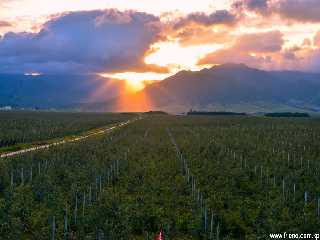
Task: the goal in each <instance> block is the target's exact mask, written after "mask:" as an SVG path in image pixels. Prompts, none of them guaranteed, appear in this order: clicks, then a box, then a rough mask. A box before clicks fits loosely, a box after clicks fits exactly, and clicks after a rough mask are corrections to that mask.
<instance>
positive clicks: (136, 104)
mask: <svg viewBox="0 0 320 240" xmlns="http://www.w3.org/2000/svg"><path fill="white" fill-rule="evenodd" d="M120 98H122V99H119V97H118V98H115V99H113V100H111V101H109V102H106V103H105V106H104V107H103V109H104V110H106V111H128V110H130V108H131V109H135V110H136V111H148V110H167V111H169V112H176V111H188V109H190V108H193V109H196V110H210V111H212V110H217V111H220V110H239V109H235V107H234V106H235V105H241V104H242V105H255V106H259V107H257V108H256V107H250V106H249V107H247V108H245V107H243V108H241V109H240V110H246V112H255V111H272V110H279V108H278V107H275V106H281V107H280V110H281V109H283V110H300V111H301V110H305V111H311V110H312V111H318V109H320V108H319V105H320V74H317V73H304V72H294V71H265V70H259V69H255V68H250V67H248V66H246V65H244V64H223V65H219V66H214V67H212V68H206V69H202V70H200V71H180V72H178V73H177V74H175V75H173V76H171V77H168V78H166V79H164V80H162V81H161V82H158V83H154V84H151V85H149V86H147V87H146V88H145V89H143V90H142V91H140V92H138V93H136V94H131V95H130V96H126V97H123V96H122V97H120ZM145 99H147V100H148V103H147V104H146V103H144V102H141V100H145ZM121 102H122V103H121ZM119 105H121V107H120V109H119ZM262 105H269V106H268V107H263V106H262ZM114 106H116V107H117V108H118V109H117V108H114ZM177 106H179V107H177ZM218 106H219V107H218Z"/></svg>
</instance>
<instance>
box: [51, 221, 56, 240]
mask: <svg viewBox="0 0 320 240" xmlns="http://www.w3.org/2000/svg"><path fill="white" fill-rule="evenodd" d="M55 239H56V218H55V216H53V218H52V229H51V240H55Z"/></svg>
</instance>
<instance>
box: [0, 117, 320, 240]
mask: <svg viewBox="0 0 320 240" xmlns="http://www.w3.org/2000/svg"><path fill="white" fill-rule="evenodd" d="M112 117H114V116H112ZM57 118H58V117H57ZM122 119H123V118H122V117H119V119H118V120H117V121H122ZM319 133H320V125H319V119H313V118H310V119H267V118H255V117H235V116H233V117H222V116H219V117H206V116H197V117H192V116H187V117H181V116H179V117H175V116H170V115H148V116H147V117H145V118H144V119H142V120H139V121H135V122H132V123H131V124H129V125H127V126H125V127H123V128H121V129H117V130H114V131H112V132H109V133H108V134H106V135H100V136H95V137H92V138H88V139H86V140H84V141H81V142H76V143H67V144H65V145H61V146H59V147H56V148H51V149H47V150H43V151H39V152H35V153H28V154H26V155H23V156H20V157H15V158H11V159H3V160H2V161H1V162H0V239H41V240H42V239H52V234H53V233H54V234H55V239H88V240H90V239H115V240H116V239H117V240H118V239H153V237H154V236H155V234H157V233H158V232H159V231H160V229H163V230H164V232H165V234H166V236H167V239H181V240H182V239H183V240H187V239H268V234H269V233H281V232H292V233H301V232H304V233H313V232H317V231H318V229H319V227H320V216H318V208H319V205H318V198H319V197H320V194H319V191H320V189H319V179H320V178H319V175H320V173H319V169H320V165H319V159H320V153H319V149H320V146H319V145H320V141H319V140H320V134H319ZM193 184H194V185H193ZM294 186H295V187H294ZM319 209H320V208H319ZM53 219H54V221H53Z"/></svg>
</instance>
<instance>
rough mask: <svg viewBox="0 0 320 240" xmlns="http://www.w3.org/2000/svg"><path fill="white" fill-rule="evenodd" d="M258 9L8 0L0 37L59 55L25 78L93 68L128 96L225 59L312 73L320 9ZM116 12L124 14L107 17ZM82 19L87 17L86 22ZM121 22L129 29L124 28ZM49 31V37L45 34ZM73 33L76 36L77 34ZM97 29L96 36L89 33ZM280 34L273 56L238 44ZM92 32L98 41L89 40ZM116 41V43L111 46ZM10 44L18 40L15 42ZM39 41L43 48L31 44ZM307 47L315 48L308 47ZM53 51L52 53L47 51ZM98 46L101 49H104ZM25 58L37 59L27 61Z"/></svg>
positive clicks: (241, 0) (109, 0)
mask: <svg viewBox="0 0 320 240" xmlns="http://www.w3.org/2000/svg"><path fill="white" fill-rule="evenodd" d="M252 2H254V1H248V0H216V1H212V0H203V1H197V2H195V1H194V0H164V1H158V2H154V1H150V0H140V1H131V0H92V1H90V2H88V1H87V0H56V1H45V0H2V1H1V2H0V17H1V19H3V21H5V22H8V25H7V26H5V25H3V27H2V28H1V27H0V34H1V35H4V34H6V33H7V32H8V31H14V32H16V33H17V35H14V37H13V38H14V41H13V43H14V44H15V43H16V44H19V43H20V41H21V42H24V41H25V40H26V41H27V42H28V43H26V45H28V46H29V45H31V46H32V47H33V48H34V49H31V48H30V49H29V50H30V52H31V55H32V56H33V54H34V53H38V52H41V51H48V52H49V53H48V54H47V56H48V57H52V56H53V59H45V60H43V62H41V64H40V66H38V65H37V64H38V63H39V62H35V63H33V62H31V63H29V62H27V63H22V64H20V65H23V64H25V65H26V67H28V70H27V71H29V68H30V66H31V70H32V71H34V72H42V70H43V71H44V72H46V71H48V69H49V70H50V69H53V68H54V69H58V70H59V71H60V70H61V69H62V70H63V71H66V70H68V69H69V71H79V70H81V69H84V67H86V66H88V70H87V71H88V72H89V73H96V74H99V75H102V76H104V77H108V78H113V79H119V80H122V79H124V80H126V81H127V90H128V91H133V92H134V91H138V90H141V89H142V88H143V87H144V86H145V84H144V81H146V80H162V79H164V78H166V77H168V76H170V75H172V74H175V73H176V72H178V71H180V70H199V69H202V68H204V67H207V66H211V65H214V64H220V63H222V62H223V61H222V60H224V61H231V62H232V61H243V62H244V63H245V64H249V65H250V64H254V67H260V68H265V67H266V66H267V68H268V69H273V68H274V69H287V68H289V69H294V68H296V66H298V67H299V69H303V70H313V69H311V68H312V67H311V66H312V64H310V63H311V62H312V61H314V60H313V59H318V57H317V54H318V49H319V46H318V45H317V44H314V43H313V42H314V40H313V39H314V38H315V36H316V33H317V32H318V31H319V30H320V18H319V17H318V15H317V14H314V11H312V9H316V7H317V6H318V5H317V4H319V3H317V1H310V3H308V2H307V1H298V0H291V1H289V0H272V1H269V4H264V2H265V1H259V2H258V3H259V4H258V3H257V4H252ZM289 3H292V4H289ZM294 4H296V5H299V7H300V8H301V10H302V11H304V12H305V13H299V14H295V11H296V9H295V8H294V7H292V5H294ZM308 4H309V5H310V6H309V5H308ZM34 6H37V7H34ZM279 6H281V8H280V7H279ZM110 8H114V9H118V10H115V11H106V10H101V9H110ZM96 9H100V12H99V13H95V14H97V15H99V16H98V17H97V18H99V20H102V26H104V27H105V28H101V29H99V26H100V25H99V26H98V25H95V26H94V27H92V26H91V25H89V24H87V23H86V22H85V21H84V20H83V19H89V20H90V21H92V22H97V21H96V20H98V19H95V18H94V17H92V15H90V12H91V11H92V10H96ZM127 9H132V10H133V11H132V12H134V11H135V13H132V12H131V13H128V12H124V11H125V10H127ZM68 11H77V13H79V14H78V15H79V16H77V19H73V17H74V16H72V14H69V15H68V14H62V13H64V12H68ZM81 11H82V12H81ZM92 12H93V11H92ZM137 12H140V13H141V12H143V13H145V15H144V16H143V17H142V15H140V17H139V18H136V17H135V15H136V14H138V13H137ZM81 15H86V17H83V18H82V17H81ZM59 16H64V19H63V20H61V21H62V22H64V21H65V22H67V24H66V26H69V28H67V27H64V25H63V24H59V23H51V24H50V25H48V24H45V25H44V23H45V22H47V21H48V20H51V22H52V21H53V19H56V20H57V21H58V20H59V18H60V17H59ZM61 18H62V17H61ZM72 19H73V20H72ZM134 19H144V20H142V21H141V22H139V25H138V26H139V27H135V26H137V25H136V24H137V23H134V22H133V21H136V20H134ZM79 20H80V21H79ZM89 20H88V21H89ZM105 20H107V21H105ZM124 20H125V21H124ZM119 23H121V24H119ZM123 23H125V24H128V26H126V27H122V24H123ZM131 23H132V24H131ZM108 24H112V25H113V28H108ZM93 28H94V29H93ZM140 28H141V29H140ZM44 29H45V30H46V31H47V33H48V34H47V35H45V34H41V31H42V30H44ZM74 29H77V31H75V32H74V33H73V32H72V31H73V30H74ZM105 29H109V30H108V31H110V32H108V34H106V33H105ZM110 29H111V30H110ZM128 29H130V30H133V31H134V32H131V31H128ZM92 30H94V31H96V32H91V31H92ZM82 31H83V32H84V34H82V33H81V32H82ZM274 31H279V32H280V33H281V37H282V39H281V41H280V42H279V43H280V44H279V46H277V48H276V49H275V50H272V51H270V52H268V51H264V52H263V53H261V51H257V50H256V49H246V48H243V47H242V45H239V44H237V43H238V40H239V39H242V38H243V37H245V36H246V35H248V34H249V37H250V36H255V34H260V35H259V36H262V38H265V37H267V36H268V35H264V34H263V33H268V32H274ZM19 32H33V33H34V34H35V35H34V36H31V37H28V35H27V34H26V33H19ZM69 32H70V34H69ZM79 33H81V35H80V36H81V40H82V41H83V42H85V43H86V44H84V45H82V43H81V42H82V41H79V36H77V35H76V34H79ZM86 33H88V34H86ZM92 33H93V34H95V33H96V35H95V36H94V37H92V38H90V34H92ZM113 33H115V34H113ZM101 34H105V35H101ZM117 34H118V35H117ZM125 34H126V35H125ZM250 34H251V35H250ZM56 35H57V36H56ZM97 36H99V37H101V36H102V38H101V39H105V40H104V41H102V40H101V39H98V40H97ZM109 36H110V37H109ZM115 36H117V38H116V39H113V38H114V37H115ZM10 37H11V38H12V35H10ZM20 38H21V39H22V40H21V39H20ZM16 39H18V40H16ZM34 39H40V40H41V41H42V40H43V42H41V41H40V42H34V43H33V42H32V41H34ZM83 39H84V40H83ZM9 40H10V38H9ZM264 41H269V42H270V39H269V40H268V39H261V41H260V42H261V44H260V43H258V44H259V45H263V42H264ZM306 42H309V44H305V43H306ZM77 43H79V46H77ZM41 44H42V45H41ZM96 45H97V49H95V46H96ZM3 46H4V45H3ZM8 46H9V47H10V46H13V45H10V44H8ZM47 46H52V48H51V47H50V49H48V47H47ZM99 46H101V49H98V47H99ZM0 47H1V46H0ZM73 47H74V49H73ZM84 47H85V48H87V49H84V50H85V51H83V53H84V54H87V55H81V56H80V57H78V56H76V57H75V59H68V56H67V55H66V56H65V57H64V58H65V59H63V62H59V61H56V59H55V57H54V56H57V55H61V54H60V53H61V52H63V53H64V51H65V49H68V50H70V58H71V57H73V56H75V54H74V53H75V52H76V49H79V48H81V49H82V48H84ZM13 48H14V47H13ZM17 48H19V49H20V51H12V52H13V53H15V52H21V53H24V54H25V52H26V51H27V50H28V49H25V48H23V47H21V44H19V46H17V47H15V49H17ZM4 51H9V50H7V49H5V50H4ZM55 51H56V52H55ZM10 54H11V52H9V53H7V52H6V55H7V56H9V57H11V58H8V59H20V58H19V56H11V55H10ZM41 54H42V55H41V56H38V57H39V59H43V58H45V57H46V55H45V54H46V53H42V52H41ZM77 54H78V53H77ZM100 55H101V56H100ZM311 57H312V58H311ZM128 58H130V59H129V60H128ZM307 58H310V59H307ZM21 59H33V58H28V57H26V58H25V56H23V58H21ZM35 59H36V58H35ZM79 59H80V61H81V60H83V59H85V60H88V61H91V60H92V63H95V62H98V63H99V64H100V65H102V64H105V67H101V66H100V65H99V66H98V67H97V66H90V63H91V62H89V63H88V62H85V61H84V62H80V63H79ZM220 60H221V62H220ZM134 62H135V63H136V64H134ZM46 63H48V66H46ZM4 65H5V64H4ZM20 65H19V64H18V65H17V66H20ZM69 65H70V67H69ZM109 65H110V66H109ZM120 65H121V66H120ZM122 65H123V66H122ZM313 65H314V64H313ZM89 67H91V68H90V69H89ZM159 67H164V69H165V68H167V69H168V70H169V72H168V73H159V72H161V71H159V69H160V68H159ZM8 68H9V67H8ZM32 68H34V69H32ZM92 69H93V70H92ZM97 69H98V70H97ZM156 69H158V70H156ZM134 71H137V72H138V71H139V73H137V72H134ZM24 72H25V71H24Z"/></svg>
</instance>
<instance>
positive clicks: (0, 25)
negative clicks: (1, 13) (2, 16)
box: [0, 21, 12, 28]
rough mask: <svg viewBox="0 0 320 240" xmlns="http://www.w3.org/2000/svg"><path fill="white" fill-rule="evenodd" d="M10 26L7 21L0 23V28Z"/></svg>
mask: <svg viewBox="0 0 320 240" xmlns="http://www.w3.org/2000/svg"><path fill="white" fill-rule="evenodd" d="M11 26H12V24H11V23H9V22H7V21H0V28H3V27H11Z"/></svg>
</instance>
